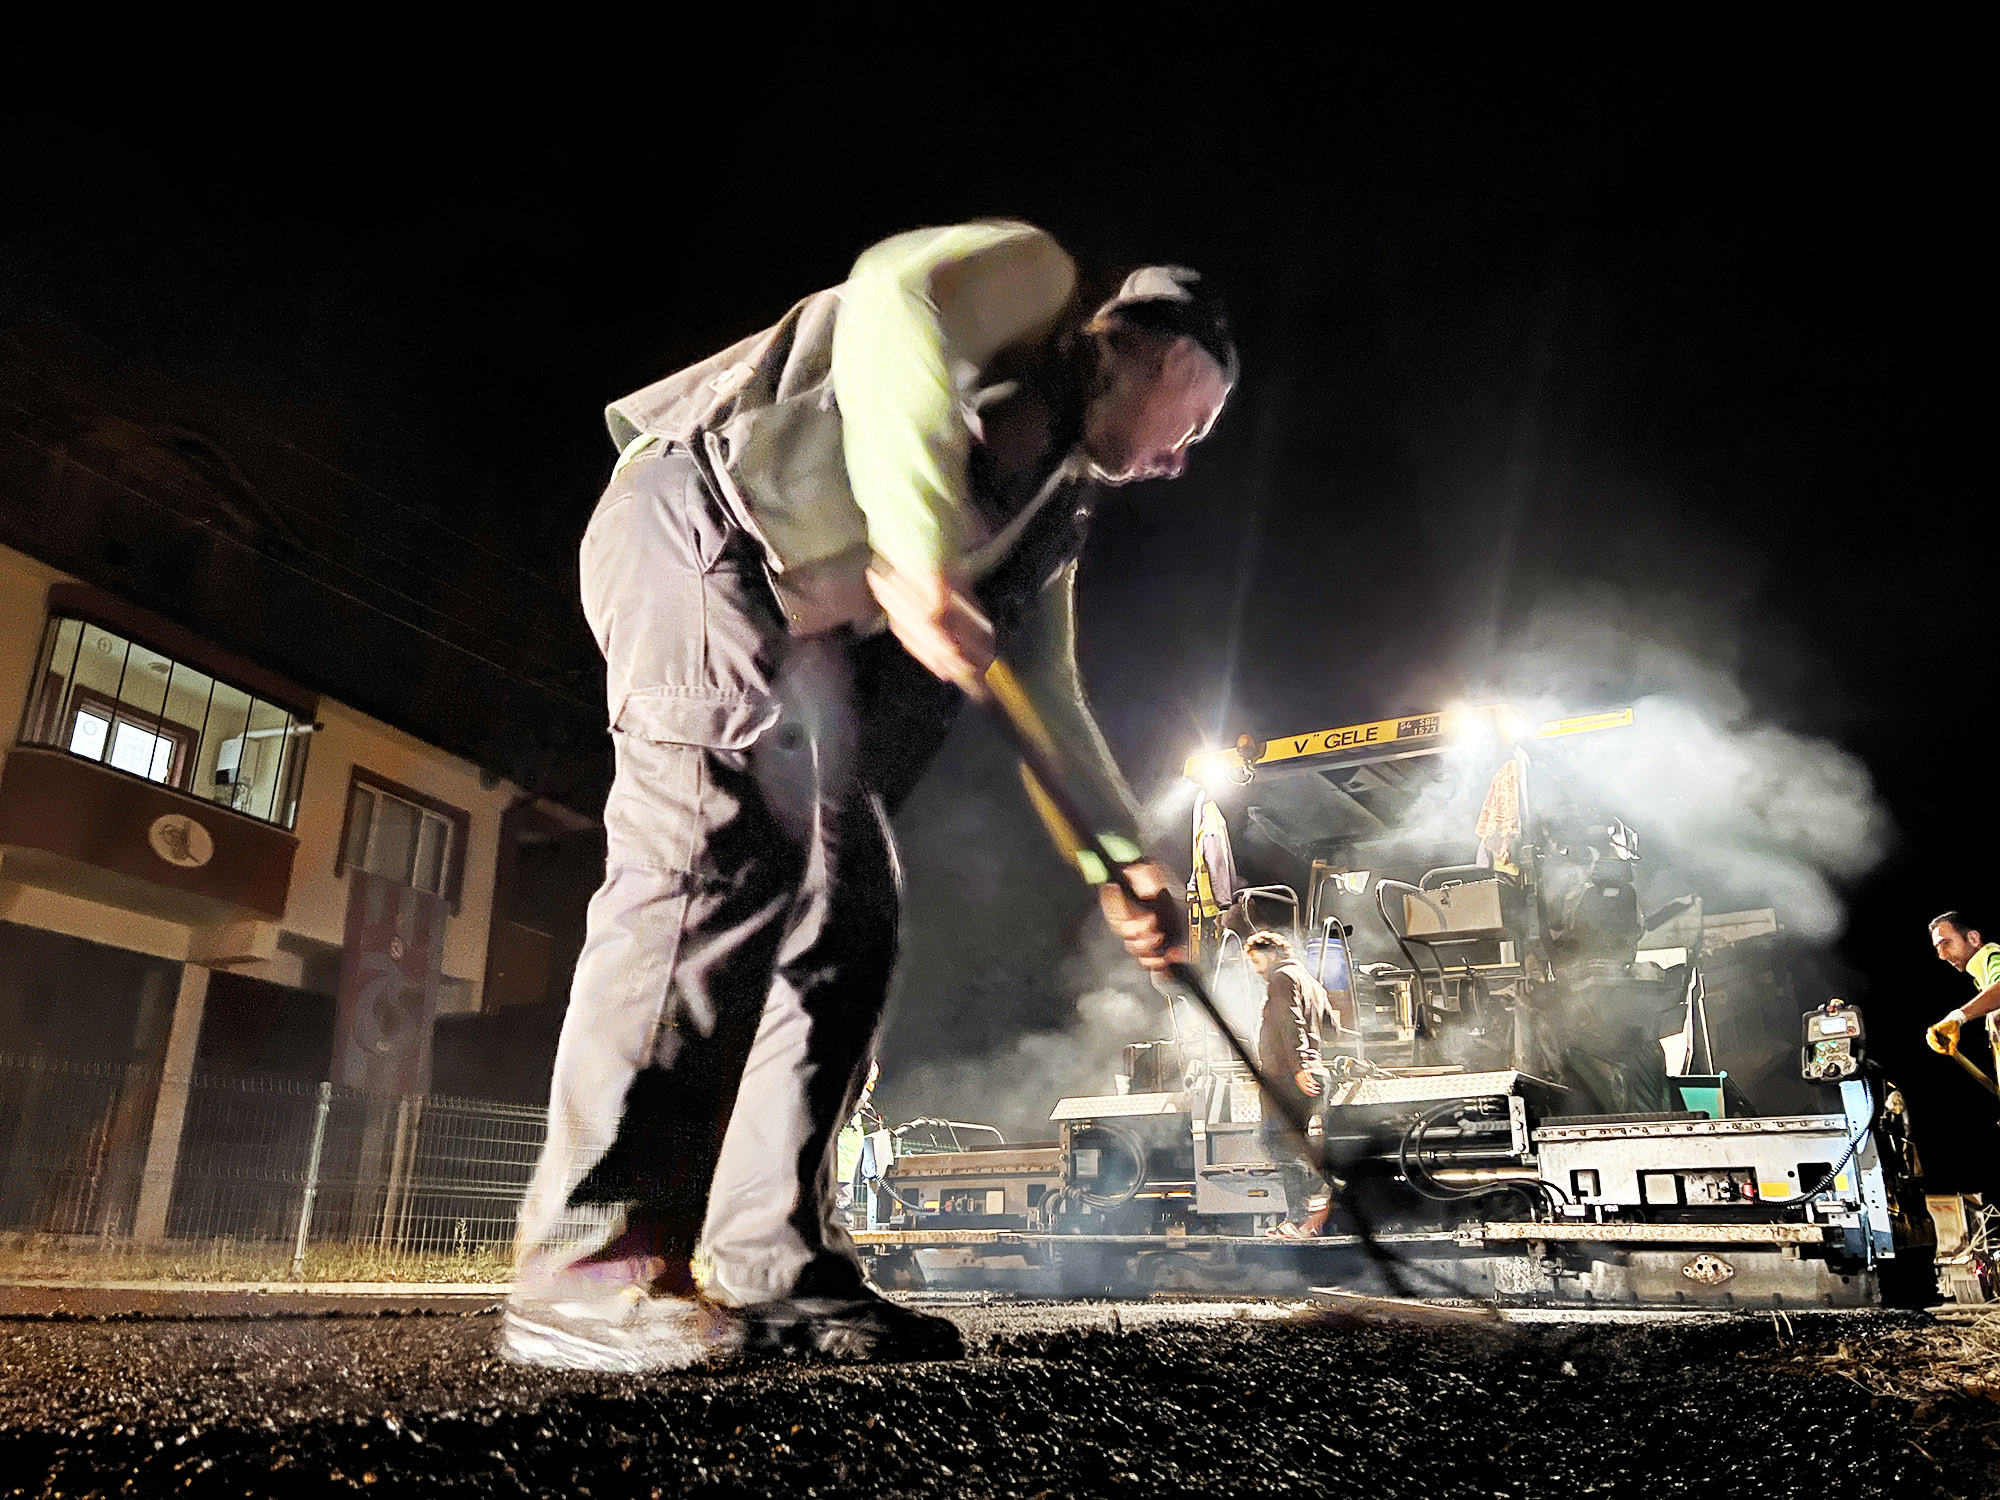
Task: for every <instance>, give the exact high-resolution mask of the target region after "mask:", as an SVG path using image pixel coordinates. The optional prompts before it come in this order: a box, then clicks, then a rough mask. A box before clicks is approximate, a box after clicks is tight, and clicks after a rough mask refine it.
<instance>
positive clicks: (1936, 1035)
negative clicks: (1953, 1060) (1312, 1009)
mask: <svg viewBox="0 0 2000 1500" xmlns="http://www.w3.org/2000/svg"><path fill="white" fill-rule="evenodd" d="M1964 1024H1965V1017H1964V1015H1962V1014H1961V1013H1960V1012H1958V1011H1953V1012H1952V1013H1951V1014H1950V1015H1948V1016H1946V1017H1945V1018H1944V1019H1943V1020H1942V1021H1940V1022H1938V1023H1937V1025H1935V1026H1933V1027H1931V1029H1930V1030H1929V1031H1926V1032H1925V1033H1924V1040H1925V1041H1927V1042H1929V1043H1930V1045H1931V1051H1933V1052H1942V1053H1943V1054H1944V1055H1945V1056H1947V1057H1949V1056H1950V1055H1951V1054H1952V1053H1954V1052H1956V1051H1957V1050H1958V1028H1959V1027H1960V1026H1962V1025H1964Z"/></svg>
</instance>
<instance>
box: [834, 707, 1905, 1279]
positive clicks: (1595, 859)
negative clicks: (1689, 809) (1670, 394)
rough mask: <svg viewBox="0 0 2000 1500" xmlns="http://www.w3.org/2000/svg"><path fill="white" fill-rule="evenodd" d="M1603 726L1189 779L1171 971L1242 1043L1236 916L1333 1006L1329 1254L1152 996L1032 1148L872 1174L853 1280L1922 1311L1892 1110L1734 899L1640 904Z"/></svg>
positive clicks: (1414, 743)
mask: <svg viewBox="0 0 2000 1500" xmlns="http://www.w3.org/2000/svg"><path fill="white" fill-rule="evenodd" d="M1633 724H1634V713H1633V711H1632V710H1630V709H1619V710H1616V711H1612V712H1608V713H1598V714H1592V715H1588V716H1583V717H1576V718H1565V719H1556V720H1547V721H1534V720H1530V719H1529V718H1528V717H1527V716H1526V715H1523V714H1521V713H1519V712H1517V711H1515V710H1513V709H1510V708H1506V707H1489V708H1476V709H1463V710H1457V711H1447V712H1440V713H1436V714H1425V715H1415V716H1410V717H1405V718H1399V719H1390V720H1383V721H1380V722H1376V723H1370V724H1359V725H1348V726H1343V727H1341V728H1337V729H1331V730H1323V731H1316V732H1314V733H1312V734H1304V735H1296V736H1291V737H1287V738H1284V739H1276V740H1266V741H1257V740H1254V739H1251V738H1249V737H1247V736H1246V737H1245V738H1243V739H1242V740H1240V741H1239V742H1238V743H1237V745H1236V746H1235V747H1233V748H1231V749H1226V750H1221V751H1212V752H1205V753H1203V754H1200V755H1196V756H1194V757H1191V758H1190V759H1189V761H1188V762H1187V765H1186V767H1185V774H1186V778H1187V781H1188V782H1189V783H1190V785H1191V787H1192V788H1193V789H1194V793H1195V807H1194V813H1193V821H1192V839H1191V846H1190V856H1191V859H1190V863H1191V865H1192V870H1193V874H1192V877H1191V879H1190V882H1189V913H1190V922H1191V928H1192V931H1193V935H1194V951H1195V956H1196V960H1197V962H1198V963H1199V964H1201V966H1202V968H1203V972H1204V973H1205V974H1212V975H1213V976H1214V986H1213V988H1214V990H1215V992H1216V993H1217V995H1218V997H1219V998H1221V999H1222V1000H1223V1002H1224V1004H1225V1008H1228V1007H1229V1006H1230V1005H1231V1003H1232V1001H1233V1005H1234V1009H1233V1010H1231V1011H1230V1012H1229V1013H1230V1015H1231V1018H1232V1020H1233V1021H1235V1022H1236V1023H1237V1025H1238V1029H1239V1034H1246V1035H1254V1034H1255V1027H1256V1009H1257V1006H1258V1004H1259V1003H1260V1001H1261V995H1262V988H1261V984H1260V983H1259V982H1257V981H1256V980H1255V978H1254V975H1252V973H1251V971H1250V968H1249V965H1248V964H1247V963H1245V962H1244V961H1243V958H1242V940H1243V939H1244V938H1245V937H1246V936H1248V935H1249V934H1250V933H1251V932H1253V931H1256V930H1260V929H1266V930H1269V929H1275V930H1279V931H1283V932H1286V933H1288V934H1289V935H1290V936H1291V937H1292V938H1293V939H1294V943H1295V946H1296V947H1297V949H1298V950H1299V952H1300V953H1301V954H1302V955H1303V956H1304V958H1305V960H1306V962H1307V964H1308V965H1309V966H1310V967H1311V968H1312V969H1313V970H1314V971H1315V972H1316V973H1317V974H1318V975H1319V977H1320V979H1321V982H1322V983H1323V984H1324V985H1325V986H1326V988H1327V990H1328V992H1329V995H1330V997H1331V998H1332V1000H1333V1001H1334V1003H1335V1005H1336V1007H1337V1008H1338V1009H1339V1011H1340V1013H1341V1017H1342V1026H1343V1035H1344V1036H1345V1037H1346V1040H1345V1042H1344V1043H1343V1044H1342V1046H1341V1047H1340V1048H1339V1049H1338V1050H1337V1053H1336V1055H1334V1056H1332V1057H1331V1059H1330V1064H1331V1065H1330V1069H1329V1073H1328V1076H1327V1078H1326V1080H1325V1088H1324V1093H1323V1096H1322V1097H1323V1099H1324V1107H1323V1109H1321V1110H1320V1111H1319V1115H1318V1119H1317V1120H1316V1121H1315V1126H1316V1129H1318V1130H1319V1131H1322V1132H1323V1139H1324V1141H1325V1144H1326V1149H1327V1151H1328V1153H1329V1157H1330V1159H1331V1160H1332V1161H1334V1162H1335V1163H1336V1165H1337V1176H1338V1181H1337V1184H1336V1187H1335V1190H1334V1193H1333V1204H1332V1213H1331V1215H1330V1217H1329V1218H1328V1220H1327V1226H1328V1232H1327V1233H1325V1234H1323V1235H1321V1236H1318V1237H1315V1238H1311V1239H1305V1240H1298V1239H1291V1238H1275V1237H1273V1236H1272V1234H1271V1233H1270V1231H1271V1230H1272V1229H1273V1227H1274V1226H1276V1225H1278V1224H1279V1223H1280V1222H1282V1221H1283V1220H1284V1219H1285V1218H1286V1217H1287V1216H1288V1215H1289V1216H1290V1217H1291V1218H1293V1219H1296V1217H1297V1216H1298V1211H1299V1209H1300V1208H1301V1205H1298V1204H1292V1203H1288V1202H1287V1201H1286V1198H1285V1188H1284V1184H1283V1173H1282V1172H1281V1170H1280V1168H1279V1165H1278V1163H1277V1162H1276V1161H1275V1160H1274V1159H1273V1154H1272V1151H1271V1149H1270V1144H1269V1141H1268V1138H1267V1136H1266V1134H1265V1132H1264V1131H1263V1129H1262V1123H1263V1100H1262V1099H1261V1097H1260V1093H1259V1089H1258V1087H1257V1085H1256V1084H1255V1082H1254V1080H1252V1079H1251V1078H1250V1077H1249V1076H1248V1075H1247V1073H1246V1071H1245V1070H1244V1069H1243V1068H1242V1066H1241V1065H1240V1064H1238V1063H1236V1062H1234V1061H1233V1060H1230V1058H1229V1056H1228V1054H1227V1052H1226V1049H1224V1048H1222V1047H1220V1046H1218V1045H1215V1044H1214V1043H1215V1040H1216V1039H1215V1038H1214V1037H1213V1036H1212V1035H1206V1036H1205V1035H1204V1033H1203V1028H1202V1027H1201V1026H1200V1025H1199V1024H1197V1022H1196V1021H1195V1020H1194V1019H1193V1018H1192V1017H1188V1016H1185V1015H1182V1014H1180V1013H1179V1011H1178V1010H1177V1008H1176V1007H1174V1006H1172V1005H1171V1003H1168V1004H1166V1005H1164V1006H1163V1011H1162V1015H1163V1020H1164V1022H1165V1024H1163V1026H1162V1028H1161V1030H1162V1031H1163V1032H1164V1033H1165V1034H1164V1035H1162V1036H1159V1037H1156V1038H1153V1039H1145V1040H1139V1039H1135V1041H1134V1042H1133V1044H1132V1045H1130V1046H1128V1047H1127V1048H1126V1049H1125V1051H1124V1053H1123V1055H1122V1057H1120V1058H1118V1059H1108V1060H1107V1061H1108V1062H1110V1063H1111V1064H1113V1066H1111V1067H1110V1068H1108V1069H1107V1071H1108V1072H1112V1073H1113V1074H1114V1076H1115V1080H1116V1081H1115V1086H1114V1087H1112V1088H1109V1089H1107V1091H1106V1092H1104V1093H1102V1094H1096V1095H1086V1096H1080V1097H1071V1098H1065V1099H1061V1100H1059V1101H1057V1102H1056V1103H1055V1105H1054V1108H1053V1110H1052V1112H1051V1116H1050V1122H1051V1135H1052V1137H1053V1139H1050V1140H1046V1141H1041V1142H1035V1143H1028V1144H1015V1145H1002V1144H995V1145H993V1146H990V1147H982V1148H979V1149H974V1150H969V1151H964V1152H951V1153H937V1152H931V1153H925V1154H921V1155H917V1154H907V1155H899V1156H895V1157H894V1158H893V1160H889V1163H888V1165H887V1167H886V1169H885V1170H884V1171H883V1172H882V1173H880V1174H879V1175H878V1176H877V1177H876V1178H875V1180H874V1181H872V1182H871V1183H870V1184H869V1185H868V1187H869V1191H868V1192H867V1193H865V1194H864V1195H863V1199H862V1201H863V1203H864V1204H865V1214H866V1217H867V1221H868V1227H867V1228H865V1229H864V1230H863V1231H862V1232H861V1233H860V1234H859V1235H858V1236H857V1238H858V1240H859V1241H860V1243H861V1244H862V1246H863V1249H864V1253H866V1254H868V1255H869V1256H871V1257H872V1258H873V1259H874V1261H875V1263H876V1269H877V1273H878V1275H880V1276H881V1277H883V1278H884V1279H885V1280H889V1281H892V1282H893V1281H899V1280H900V1281H902V1282H904V1283H906V1284H907V1283H909V1282H911V1281H913V1280H917V1279H922V1280H926V1281H928V1282H930V1283H931V1284H934V1285H956V1286H966V1287H986V1288H1014V1289H1023V1290H1028V1289H1032V1290H1041V1291H1050V1290H1054V1291H1069V1292H1079V1291H1104V1290H1111V1291H1131V1290H1156V1291H1157V1290H1197V1289H1202V1290H1208V1289H1214V1290H1221V1289H1243V1290H1281V1289H1287V1288H1296V1287H1301V1286H1306V1285H1338V1286H1348V1287H1353V1288H1355V1289H1362V1290H1369V1289H1378V1288H1380V1287H1381V1286H1382V1285H1384V1284H1385V1283H1386V1284H1388V1285H1389V1286H1391V1287H1394V1288H1396V1289H1399V1290H1405V1291H1408V1290H1418V1291H1425V1292H1431V1293H1455V1294H1460V1295H1470V1296H1476V1297H1482V1298H1493V1299H1497V1300H1500V1301H1503V1302H1519V1303H1529V1304H1540V1305H1554V1306H1578V1307H1635V1306H1636V1307H1646V1306H1675V1307H1687V1306H1714V1307H1743V1306H1757V1307H1811V1306H1866V1305H1873V1304H1876V1303H1879V1302H1882V1301H1884V1300H1900V1299H1911V1300H1923V1299H1925V1298H1927V1297H1928V1296H1930V1295H1931V1294H1932V1286H1931V1269H1930V1253H1929V1252H1930V1247H1931V1241H1932V1239H1933V1235H1932V1230H1931V1224H1930V1220H1929V1216H1928V1215H1927V1214H1926V1212H1925V1211H1924V1205H1923V1200H1922V1198H1921V1195H1920V1194H1919V1193H1917V1192H1916V1191H1915V1187H1914V1177H1915V1163H1914V1158H1913V1156H1912V1153H1911V1151H1910V1147H1909V1141H1908V1136H1907V1132H1906V1131H1905V1129H1904V1128H1903V1126H1904V1121H1903V1115H1902V1109H1901V1101H1900V1097H1899V1096H1898V1095H1897V1093H1896V1091H1895V1090H1894V1089H1893V1088H1892V1087H1891V1086H1890V1085H1889V1084H1888V1083H1887V1081H1886V1080H1885V1079H1883V1078H1882V1077H1881V1076H1880V1075H1879V1074H1878V1073H1877V1072H1876V1071H1875V1070H1874V1069H1873V1068H1872V1067H1870V1066H1869V1065H1868V1063H1867V1059H1866V1052H1865V1037H1866V1031H1865V1025H1864V1023H1863V1021H1862V1017H1861V1015H1860V1012H1859V1011H1858V1010H1857V1009H1856V1008H1854V1007H1852V1006H1850V1005H1847V1004H1845V1003H1843V1002H1842V1001H1840V1000H1837V999H1833V998H1831V997H1822V996H1811V995H1806V996H1801V995H1799V994H1798V993H1797V992H1796V990H1793V989H1790V988H1788V987H1786V985H1785V984H1784V983H1783V981H1782V976H1781V969H1782V964H1780V963H1779V962H1778V961H1777V960H1776V959H1774V958H1773V957H1772V952H1773V949H1774V947H1775V945H1777V944H1778V943H1779V942H1780V939H1781V934H1780V931H1779V924H1778V921H1777V919H1776V915H1775V913H1773V912H1772V911H1770V910H1768V909H1753V910H1749V911H1740V910H1739V911H1731V912H1722V913H1715V912H1708V911H1705V910H1704V905H1703V902H1702V900H1701V898H1700V897H1699V896H1697V895H1692V894H1689V895H1684V896H1679V897H1676V898H1674V899H1672V900H1668V901H1665V902H1663V903H1661V904H1659V905H1657V906H1655V907H1654V908H1653V909H1652V910H1650V911H1648V910H1647V909H1645V908H1644V906H1642V903H1641V900H1640V896H1639V881H1638V879H1637V874H1638V870H1639V866H1640V859H1641V849H1640V834H1639V832H1637V831H1635V830H1634V829H1633V828H1632V827H1630V826H1629V825H1627V824H1626V823H1625V822H1624V821H1623V820H1622V819H1621V818H1620V817H1619V816H1618V814H1617V812H1616V810H1615V809H1614V808H1611V807H1608V806H1606V805H1604V803H1603V801H1602V800H1601V793H1600V791H1599V790H1598V789H1597V788H1596V786H1595V784H1594V783H1593V782H1592V780H1591V777H1590V776H1589V774H1588V768H1589V764H1590V762H1591V759H1592V756H1591V754H1590V752H1589V751H1588V750H1586V749H1584V746H1585V742H1586V741H1590V740H1595V739H1596V738H1597V737H1598V736H1606V735H1615V734H1619V733H1621V732H1625V731H1628V730H1630V729H1631V727H1632V726H1633ZM1718 1002H1720V1007H1721V1009H1722V1010H1723V1011H1724V1013H1725V1014H1724V1016H1723V1018H1722V1019H1723V1022H1724V1024H1723V1025H1722V1026H1720V1027H1719V1028H1718V1026H1717V1025H1716V1024H1714V1023H1715V1012H1716V1010H1717V1008H1718ZM1815 1002H1818V1003H1815ZM1718 1029H1720V1030H1721V1031H1722V1032H1723V1033H1724V1035H1723V1036H1722V1038H1721V1040H1720V1042H1718V1038H1717V1035H1716V1032H1717V1030H1718ZM1719 1058H1720V1059H1721V1060H1722V1063H1723V1064H1727V1065H1719V1063H1718V1059H1719ZM1759 1095H1763V1096H1764V1097H1759ZM884 1156H885V1159H887V1152H886V1151H885V1152H884ZM1913 1209H1914V1211H1912V1210H1913Z"/></svg>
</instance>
